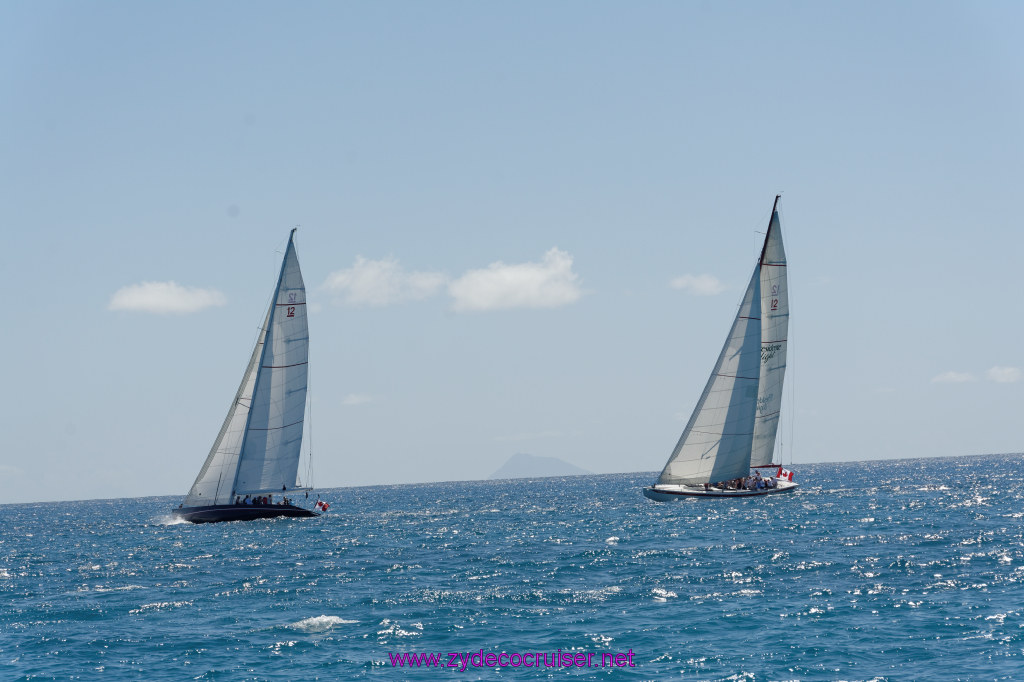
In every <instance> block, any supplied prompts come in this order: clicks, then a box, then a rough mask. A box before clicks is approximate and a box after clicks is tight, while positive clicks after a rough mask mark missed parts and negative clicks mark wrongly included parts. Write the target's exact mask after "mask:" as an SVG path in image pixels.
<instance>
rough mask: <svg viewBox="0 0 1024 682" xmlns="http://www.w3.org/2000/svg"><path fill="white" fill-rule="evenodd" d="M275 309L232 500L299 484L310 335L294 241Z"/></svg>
mask: <svg viewBox="0 0 1024 682" xmlns="http://www.w3.org/2000/svg"><path fill="white" fill-rule="evenodd" d="M293 233H294V230H293ZM271 307H272V310H271V312H270V323H269V326H268V328H267V335H266V342H265V343H264V345H263V353H262V357H261V358H260V361H259V368H258V371H257V373H256V380H255V386H254V389H253V397H252V406H251V408H250V410H249V419H248V423H247V424H246V428H245V436H244V442H243V444H242V452H241V456H240V458H239V462H238V473H237V474H236V476H235V479H234V485H233V486H232V494H234V495H249V494H259V493H273V492H282V491H283V490H291V489H292V488H294V487H295V484H296V473H297V471H298V467H299V455H300V447H301V445H302V422H303V419H304V418H305V412H306V385H307V370H308V362H309V330H308V327H307V325H306V289H305V286H304V285H303V282H302V273H301V272H300V271H299V261H298V258H297V257H296V255H295V245H294V244H293V243H292V240H291V239H289V240H288V249H287V251H286V252H285V256H284V262H283V263H282V264H281V276H280V279H279V280H278V285H277V292H276V295H275V297H274V302H273V303H272V304H271Z"/></svg>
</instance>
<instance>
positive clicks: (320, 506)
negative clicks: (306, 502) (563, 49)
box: [313, 500, 331, 512]
mask: <svg viewBox="0 0 1024 682" xmlns="http://www.w3.org/2000/svg"><path fill="white" fill-rule="evenodd" d="M330 506H331V505H329V504H327V503H326V502H324V501H323V500H317V501H316V504H314V505H313V508H314V509H318V510H320V511H322V512H325V511H327V508H328V507H330Z"/></svg>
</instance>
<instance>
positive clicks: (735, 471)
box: [643, 196, 797, 502]
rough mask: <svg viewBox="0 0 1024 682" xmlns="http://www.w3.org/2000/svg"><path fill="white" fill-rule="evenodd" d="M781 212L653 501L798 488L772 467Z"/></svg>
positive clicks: (783, 294)
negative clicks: (762, 472)
mask: <svg viewBox="0 0 1024 682" xmlns="http://www.w3.org/2000/svg"><path fill="white" fill-rule="evenodd" d="M778 208H779V197H778V196H776V197H775V203H774V204H773V205H772V215H771V218H770V219H769V221H768V233H767V234H766V235H765V237H764V245H763V246H762V247H761V256H760V257H759V258H758V260H757V265H756V266H754V273H753V274H752V275H751V277H750V283H749V284H748V285H747V289H746V292H745V293H744V294H743V300H742V302H741V303H740V307H739V310H738V311H737V313H736V319H735V320H733V323H732V328H731V329H730V331H729V336H728V338H727V339H726V341H725V345H724V346H723V347H722V352H721V353H720V354H719V356H718V362H716V363H715V368H714V369H713V370H712V372H711V377H710V378H709V379H708V383H707V385H706V386H705V387H704V393H702V394H701V396H700V400H698V401H697V406H696V407H695V408H694V410H693V414H692V415H690V421H689V422H688V423H687V424H686V428H685V429H684V430H683V433H682V435H681V436H680V437H679V442H678V443H677V444H676V447H675V450H673V451H672V456H671V457H669V459H668V462H667V463H666V464H665V468H664V470H663V471H662V472H661V476H659V477H658V481H657V482H656V483H655V484H654V485H652V486H650V487H647V488H644V489H643V493H644V495H645V496H647V497H649V498H650V499H652V500H658V501H660V502H665V501H669V500H676V499H680V498H684V497H746V496H753V495H770V494H774V493H786V492H792V491H793V490H795V489H796V488H797V484H796V483H794V482H793V474H792V472H790V471H788V470H787V469H785V468H783V467H782V465H781V464H774V463H772V459H773V455H774V451H775V435H776V431H777V430H778V426H779V412H780V409H781V407H782V380H783V377H784V375H785V373H786V334H787V331H788V329H789V294H788V287H787V284H786V252H785V249H784V248H783V246H782V227H781V223H780V222H779V213H778ZM751 469H753V470H754V471H755V473H754V474H753V475H751ZM762 469H763V470H766V474H767V475H765V476H762V475H761V473H760V471H761V470H762ZM773 469H774V472H773V471H771V470H773Z"/></svg>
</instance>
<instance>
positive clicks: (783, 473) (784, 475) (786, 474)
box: [775, 466, 793, 481]
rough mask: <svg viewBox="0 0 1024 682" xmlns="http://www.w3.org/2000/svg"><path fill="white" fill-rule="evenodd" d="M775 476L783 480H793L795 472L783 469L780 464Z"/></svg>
mask: <svg viewBox="0 0 1024 682" xmlns="http://www.w3.org/2000/svg"><path fill="white" fill-rule="evenodd" d="M775 478H777V479H779V480H782V481H792V480H793V472H792V471H790V470H789V469H783V468H782V467H781V466H780V467H779V470H778V472H777V473H776V474H775Z"/></svg>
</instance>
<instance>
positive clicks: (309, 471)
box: [306, 343, 314, 488]
mask: <svg viewBox="0 0 1024 682" xmlns="http://www.w3.org/2000/svg"><path fill="white" fill-rule="evenodd" d="M306 367H307V371H306V409H307V410H308V411H309V420H308V423H307V425H306V433H307V434H308V436H309V458H308V459H307V460H306V485H308V486H309V487H310V488H312V487H314V486H313V379H312V372H310V371H308V367H309V345H308V343H307V345H306Z"/></svg>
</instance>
